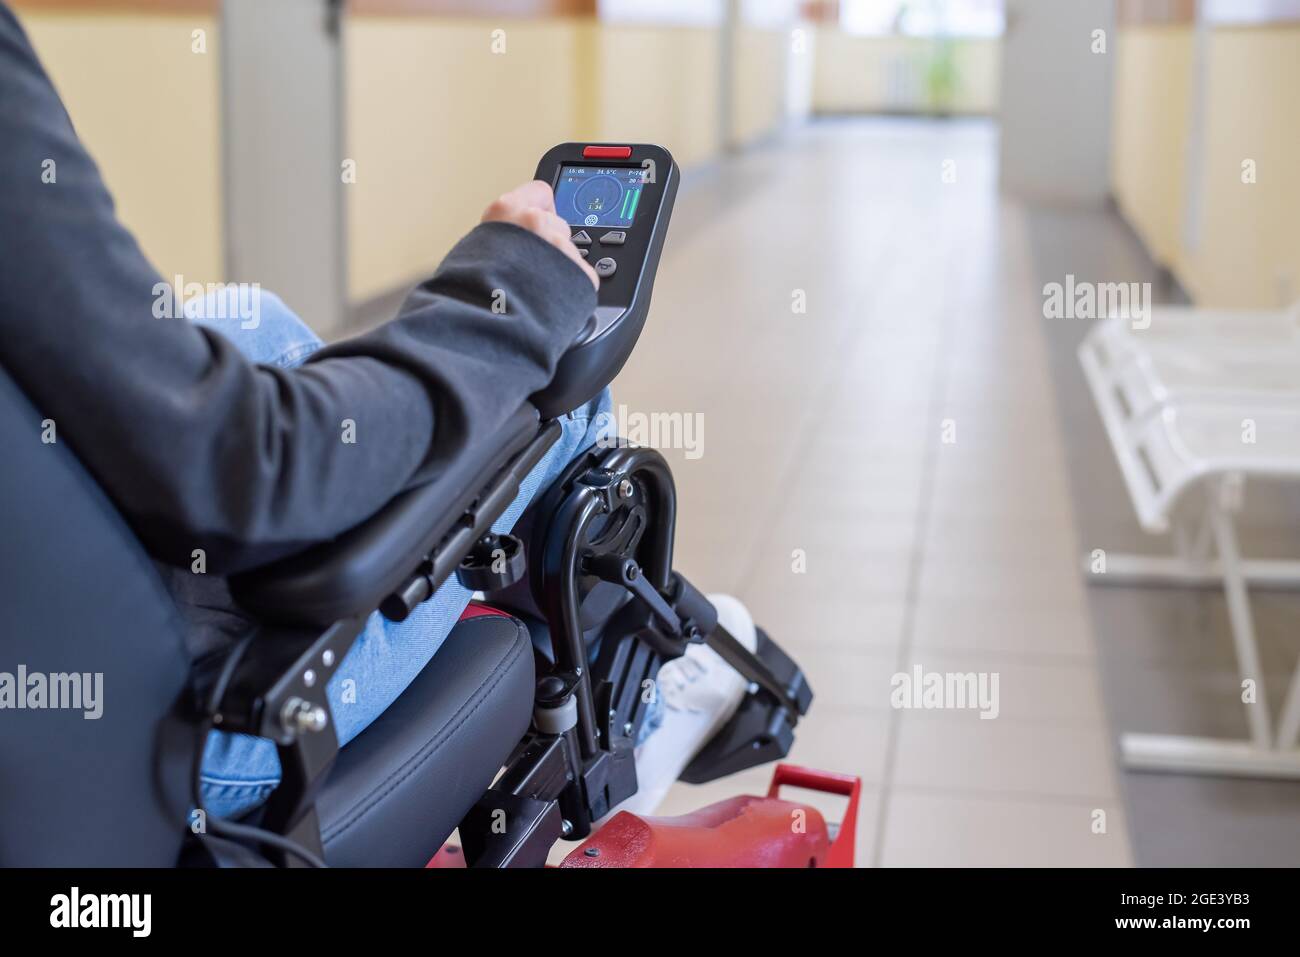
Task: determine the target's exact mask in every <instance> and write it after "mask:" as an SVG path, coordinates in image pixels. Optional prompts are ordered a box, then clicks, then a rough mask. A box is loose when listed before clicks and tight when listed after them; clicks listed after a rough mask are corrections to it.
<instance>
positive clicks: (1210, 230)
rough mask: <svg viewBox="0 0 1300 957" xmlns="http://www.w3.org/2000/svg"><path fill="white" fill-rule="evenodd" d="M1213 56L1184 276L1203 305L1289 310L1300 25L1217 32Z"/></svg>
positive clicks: (1296, 268) (1298, 185)
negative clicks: (1196, 208) (1246, 169)
mask: <svg viewBox="0 0 1300 957" xmlns="http://www.w3.org/2000/svg"><path fill="white" fill-rule="evenodd" d="M1208 57H1209V60H1208V71H1209V72H1208V83H1207V89H1206V97H1205V103H1204V123H1205V139H1204V163H1203V169H1202V174H1201V177H1200V181H1199V184H1198V185H1199V191H1200V216H1199V228H1198V229H1197V230H1196V237H1195V242H1194V243H1193V245H1192V246H1191V248H1188V249H1185V250H1184V251H1183V253H1182V255H1181V256H1180V260H1179V263H1178V266H1177V272H1178V275H1179V278H1180V279H1182V280H1183V283H1184V285H1186V286H1187V287H1188V288H1189V290H1190V291H1191V292H1192V294H1193V296H1194V297H1195V299H1196V301H1197V303H1198V304H1201V305H1205V306H1220V307H1242V308H1272V307H1275V306H1280V305H1284V304H1286V303H1287V301H1288V300H1290V299H1293V298H1295V297H1297V296H1300V240H1297V224H1300V177H1298V176H1297V171H1300V95H1298V94H1300V27H1295V26H1291V27H1275V28H1264V29H1251V28H1226V27H1220V28H1216V29H1214V30H1213V31H1211V34H1210V40H1209V51H1208ZM1246 160H1251V161H1253V162H1254V163H1255V166H1256V171H1257V174H1256V175H1257V181H1256V182H1255V183H1254V184H1247V183H1243V182H1242V164H1243V162H1245V161H1246Z"/></svg>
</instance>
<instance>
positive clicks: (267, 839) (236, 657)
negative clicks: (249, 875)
mask: <svg viewBox="0 0 1300 957" xmlns="http://www.w3.org/2000/svg"><path fill="white" fill-rule="evenodd" d="M254 637H255V634H254V633H250V634H248V635H245V636H244V637H243V638H241V639H240V641H239V644H237V645H236V646H235V647H234V649H233V650H232V651H231V652H230V655H229V656H228V657H227V658H226V660H225V661H224V662H223V663H222V666H221V671H220V673H219V674H218V675H217V680H216V682H215V683H214V684H213V686H212V694H211V696H210V698H209V700H208V706H207V707H206V708H204V709H203V717H202V718H201V719H200V721H199V746H198V747H197V748H196V749H195V751H194V764H193V767H192V769H191V787H192V789H193V792H194V793H193V798H194V808H195V810H197V811H199V812H200V813H202V814H203V818H204V825H205V826H206V828H207V829H208V830H209V831H211V832H212V833H213V834H216V835H217V836H219V837H227V838H230V839H232V840H251V841H257V842H259V843H261V844H267V845H270V846H271V847H275V848H278V849H279V850H281V851H283V852H284V853H286V854H291V855H293V856H294V857H296V858H298V859H299V860H301V861H303V862H304V863H306V864H308V865H310V866H311V867H328V866H329V865H327V864H326V863H325V862H324V861H323V860H321V859H320V858H319V857H317V856H316V855H315V854H313V853H312V852H311V851H309V850H307V848H305V847H303V846H302V845H301V844H299V843H297V842H296V841H292V840H290V839H289V838H287V837H285V836H284V835H283V834H276V833H275V832H274V831H268V830H267V829H266V828H262V827H254V826H253V825H251V824H236V823H235V822H234V821H227V820H225V819H223V818H219V817H213V816H212V814H210V813H209V812H208V809H207V807H206V806H204V804H203V753H204V750H205V749H206V748H207V743H208V733H209V732H210V731H212V729H213V728H214V727H215V725H214V723H213V721H212V716H213V715H214V714H216V711H217V708H218V707H220V705H221V699H222V698H223V697H225V694H226V689H227V688H228V687H229V686H230V682H231V681H232V680H233V679H234V676H235V669H236V668H238V667H239V663H240V662H241V661H242V660H243V658H244V655H245V653H246V652H247V651H248V647H249V645H251V644H252V643H253V638H254Z"/></svg>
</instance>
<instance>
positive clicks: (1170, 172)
mask: <svg viewBox="0 0 1300 957" xmlns="http://www.w3.org/2000/svg"><path fill="white" fill-rule="evenodd" d="M1193 45H1194V36H1193V31H1192V28H1191V27H1190V26H1186V25H1176V26H1168V25H1164V26H1162V25H1152V26H1145V27H1131V28H1129V29H1126V30H1123V31H1121V32H1120V34H1119V37H1118V42H1117V44H1116V47H1115V57H1116V62H1115V93H1114V97H1113V100H1112V102H1113V104H1114V105H1113V121H1114V125H1113V132H1112V146H1111V182H1112V185H1113V189H1114V193H1115V198H1116V200H1117V201H1118V202H1119V204H1120V208H1121V209H1122V210H1123V212H1124V214H1125V216H1126V217H1127V218H1128V220H1129V222H1130V223H1131V224H1132V225H1133V227H1134V229H1135V230H1136V231H1137V233H1138V235H1139V236H1141V237H1142V240H1143V242H1144V243H1146V245H1147V248H1148V250H1149V251H1150V252H1151V255H1152V256H1153V257H1154V258H1155V259H1156V261H1157V262H1159V263H1161V264H1162V265H1164V266H1167V267H1171V268H1172V267H1173V266H1174V264H1175V262H1176V260H1177V258H1178V247H1179V244H1180V242H1181V229H1182V225H1183V206H1184V198H1185V191H1186V186H1187V184H1186V177H1185V167H1186V152H1187V135H1188V123H1189V118H1190V110H1191V89H1192V55H1193Z"/></svg>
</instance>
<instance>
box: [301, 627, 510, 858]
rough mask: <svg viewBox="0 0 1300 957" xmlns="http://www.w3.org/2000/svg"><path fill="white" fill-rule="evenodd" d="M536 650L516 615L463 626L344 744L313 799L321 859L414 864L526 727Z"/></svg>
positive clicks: (429, 852)
mask: <svg viewBox="0 0 1300 957" xmlns="http://www.w3.org/2000/svg"><path fill="white" fill-rule="evenodd" d="M533 683H534V675H533V649H532V644H531V642H530V641H529V638H528V631H527V629H526V628H525V627H524V626H523V625H522V624H521V623H520V622H519V621H518V620H516V619H514V618H508V617H505V616H502V615H481V616H479V617H476V618H470V619H467V620H465V621H462V622H460V623H459V624H458V625H456V627H455V628H453V629H452V632H451V634H450V635H449V636H448V637H447V640H446V642H445V643H444V644H443V646H442V647H441V648H440V649H438V653H437V654H435V655H434V656H433V658H432V659H431V660H430V662H429V664H428V665H427V666H426V667H425V669H424V670H423V671H422V672H420V674H419V676H418V677H417V678H416V679H415V681H413V682H412V683H411V686H410V687H409V688H407V689H406V691H404V692H403V693H402V696H401V697H400V698H398V699H397V701H395V702H394V703H393V704H392V706H391V707H389V708H388V710H387V711H385V712H384V713H383V714H382V715H380V717H379V718H378V719H377V720H376V721H375V723H374V724H372V725H370V726H369V727H368V728H366V730H365V731H363V732H362V733H361V734H360V735H358V736H357V737H356V738H355V739H354V740H353V741H352V742H350V743H349V744H348V746H347V747H346V748H344V749H343V750H342V751H341V752H340V754H339V758H338V761H337V762H336V764H335V766H334V769H333V770H332V771H331V773H330V776H329V779H328V780H327V781H326V782H325V785H324V787H323V790H322V793H321V794H320V796H319V798H318V800H317V805H316V806H317V810H318V812H319V814H320V820H321V834H322V837H323V838H324V841H325V858H326V861H327V863H329V864H331V865H335V866H344V867H420V866H422V865H424V864H425V863H427V862H428V860H429V859H430V858H431V857H433V855H434V853H435V852H436V851H437V850H438V848H439V847H441V846H442V844H443V842H444V841H445V840H446V839H447V837H448V835H450V834H451V832H452V830H454V829H455V827H456V825H457V824H459V823H460V819H461V818H462V817H463V816H464V815H465V813H466V812H467V811H468V810H469V809H470V807H471V806H473V804H474V802H475V801H477V800H478V799H479V797H481V796H482V794H483V792H484V791H486V790H487V788H488V785H490V784H491V783H492V779H493V777H495V775H496V773H497V771H498V770H500V768H501V766H502V765H503V764H504V763H505V760H506V758H507V757H509V755H510V751H511V749H513V748H514V746H515V745H516V744H518V743H519V740H520V739H521V738H522V737H523V735H524V732H525V731H526V730H527V728H528V723H529V721H530V719H531V716H532V706H533Z"/></svg>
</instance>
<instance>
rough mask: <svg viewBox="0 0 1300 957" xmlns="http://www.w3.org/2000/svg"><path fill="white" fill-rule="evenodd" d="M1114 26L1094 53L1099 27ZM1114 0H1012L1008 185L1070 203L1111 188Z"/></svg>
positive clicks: (1005, 125)
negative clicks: (1100, 49) (1101, 50)
mask: <svg viewBox="0 0 1300 957" xmlns="http://www.w3.org/2000/svg"><path fill="white" fill-rule="evenodd" d="M1095 30H1104V31H1105V33H1106V52H1105V53H1104V54H1103V53H1094V52H1092V46H1093V31H1095ZM1114 44H1115V3H1114V0H1008V2H1007V32H1006V35H1005V37H1004V39H1003V43H1002V107H1001V115H1002V186H1003V188H1004V189H1005V190H1007V191H1008V192H1010V193H1013V194H1016V195H1022V196H1026V197H1032V198H1034V199H1038V200H1042V201H1046V202H1055V203H1064V204H1090V203H1099V202H1101V201H1103V200H1104V199H1105V197H1106V195H1107V192H1108V190H1109V182H1108V181H1109V154H1110V117H1111V82H1112V72H1113V71H1112V63H1113V61H1114V52H1115V49H1114Z"/></svg>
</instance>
